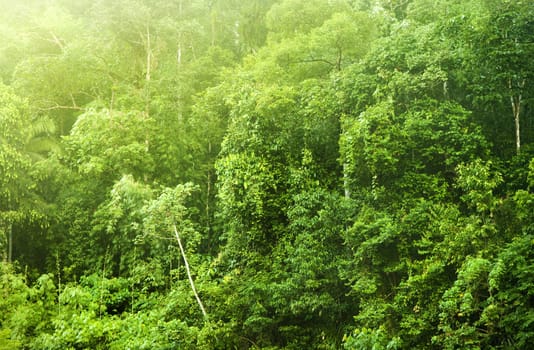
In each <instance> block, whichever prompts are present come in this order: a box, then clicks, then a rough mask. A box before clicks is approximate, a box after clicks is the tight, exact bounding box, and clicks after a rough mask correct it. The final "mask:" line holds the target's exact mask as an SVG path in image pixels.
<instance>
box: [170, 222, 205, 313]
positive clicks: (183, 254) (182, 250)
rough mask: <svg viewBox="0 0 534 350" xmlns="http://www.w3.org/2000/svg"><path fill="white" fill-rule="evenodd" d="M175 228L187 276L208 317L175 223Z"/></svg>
mask: <svg viewBox="0 0 534 350" xmlns="http://www.w3.org/2000/svg"><path fill="white" fill-rule="evenodd" d="M173 228H174V235H175V236H176V240H177V241H178V246H180V252H181V253H182V258H184V264H185V270H186V272H187V278H189V283H190V284H191V289H192V290H193V294H195V298H196V299H197V302H198V306H200V310H201V311H202V315H203V316H204V317H205V318H207V317H208V314H207V313H206V309H204V305H202V301H201V300H200V297H199V296H198V293H197V290H196V288H195V283H194V282H193V277H191V270H190V269H189V263H188V262H187V258H186V256H185V250H184V247H183V246H182V241H181V240H180V235H179V234H178V229H177V228H176V225H173Z"/></svg>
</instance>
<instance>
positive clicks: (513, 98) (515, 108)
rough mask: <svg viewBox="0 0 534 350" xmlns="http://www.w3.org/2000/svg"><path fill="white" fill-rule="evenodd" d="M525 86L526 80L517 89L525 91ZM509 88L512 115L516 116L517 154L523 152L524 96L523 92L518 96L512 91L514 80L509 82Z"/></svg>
mask: <svg viewBox="0 0 534 350" xmlns="http://www.w3.org/2000/svg"><path fill="white" fill-rule="evenodd" d="M524 86H525V80H524V79H523V80H522V81H521V82H519V83H518V84H517V87H518V88H519V91H521V90H522V89H523V87H524ZM508 87H509V88H510V102H511V104H512V113H513V115H514V123H515V149H516V152H517V154H519V152H520V151H521V99H522V95H521V92H519V93H518V94H517V95H516V94H514V91H513V90H512V88H513V86H512V79H509V80H508Z"/></svg>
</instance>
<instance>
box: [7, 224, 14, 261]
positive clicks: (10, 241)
mask: <svg viewBox="0 0 534 350" xmlns="http://www.w3.org/2000/svg"><path fill="white" fill-rule="evenodd" d="M7 247H8V248H7V262H8V263H11V262H13V224H12V223H11V222H10V223H9V224H7Z"/></svg>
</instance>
